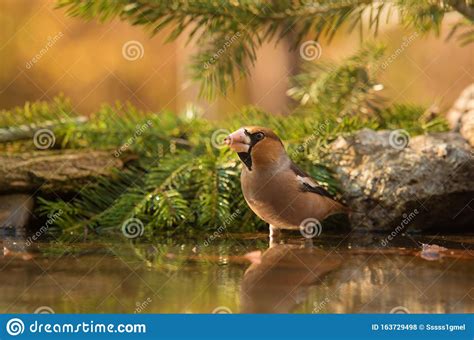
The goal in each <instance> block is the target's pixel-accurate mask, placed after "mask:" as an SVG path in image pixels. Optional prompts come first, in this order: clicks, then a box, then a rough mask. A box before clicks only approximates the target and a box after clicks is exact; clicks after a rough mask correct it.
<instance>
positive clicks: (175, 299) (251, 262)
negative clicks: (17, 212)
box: [0, 235, 474, 313]
mask: <svg viewBox="0 0 474 340" xmlns="http://www.w3.org/2000/svg"><path fill="white" fill-rule="evenodd" d="M380 239H381V238H380V237H379V236H376V235H375V236H374V235H352V236H326V237H320V238H317V239H314V240H313V242H312V244H311V242H308V241H306V240H302V239H299V238H291V239H288V240H285V241H284V242H283V243H284V244H278V245H275V246H273V247H271V248H268V243H267V240H266V236H265V235H257V236H255V235H251V236H246V235H230V237H222V238H218V239H216V240H214V241H213V242H212V243H211V244H210V245H209V246H204V243H203V241H200V240H195V241H188V242H174V241H171V240H169V241H166V242H157V243H155V244H132V243H130V244H129V243H110V244H99V243H85V244H74V245H67V246H66V245H62V244H57V243H44V244H39V245H37V250H36V251H35V252H34V253H33V254H32V256H25V254H21V253H12V252H6V253H7V254H8V256H5V255H4V256H0V278H1V280H0V311H1V312H2V313H32V312H34V311H35V310H38V308H39V310H40V311H44V312H47V311H54V312H56V313H212V312H221V313H228V312H232V313H239V312H252V313H253V312H270V313H271V312H275V313H388V312H390V311H393V312H411V313H473V312H474V237H472V236H471V237H454V236H450V237H442V236H436V237H433V236H429V237H428V236H425V237H413V236H405V237H402V236H400V237H398V238H397V239H396V240H394V242H393V244H390V245H389V246H387V247H381V246H380ZM421 243H431V244H438V245H440V246H443V247H445V248H447V250H446V251H443V252H442V254H441V256H438V255H439V254H435V256H434V258H430V257H426V256H425V258H423V257H422V256H420V254H421V253H420V250H421Z"/></svg>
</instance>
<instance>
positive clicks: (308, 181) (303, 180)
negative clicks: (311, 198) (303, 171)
mask: <svg viewBox="0 0 474 340" xmlns="http://www.w3.org/2000/svg"><path fill="white" fill-rule="evenodd" d="M296 180H297V181H298V182H300V183H301V184H307V185H309V186H310V187H313V188H316V187H317V186H318V184H317V183H316V182H315V181H313V179H312V178H311V177H301V176H296Z"/></svg>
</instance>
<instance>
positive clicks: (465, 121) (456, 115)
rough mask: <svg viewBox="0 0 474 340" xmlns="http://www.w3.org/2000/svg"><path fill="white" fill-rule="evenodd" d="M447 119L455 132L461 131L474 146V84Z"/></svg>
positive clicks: (463, 93) (462, 96)
mask: <svg viewBox="0 0 474 340" xmlns="http://www.w3.org/2000/svg"><path fill="white" fill-rule="evenodd" d="M446 118H447V120H448V122H449V125H450V126H451V128H452V129H453V131H459V132H460V133H461V135H462V136H463V137H464V138H465V139H466V140H467V141H468V142H469V143H470V144H471V146H474V84H471V85H469V86H468V87H467V88H465V89H464V91H462V93H461V95H460V96H459V98H458V99H457V100H456V102H455V103H454V105H453V107H452V108H451V109H450V110H449V112H448V114H447V115H446Z"/></svg>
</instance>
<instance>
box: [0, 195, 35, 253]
mask: <svg viewBox="0 0 474 340" xmlns="http://www.w3.org/2000/svg"><path fill="white" fill-rule="evenodd" d="M33 208H34V199H33V198H32V197H31V196H30V195H26V194H12V195H3V196H0V241H1V243H2V244H3V247H2V248H3V252H0V254H1V253H3V254H4V255H10V254H12V253H24V252H25V251H26V244H25V239H26V226H27V225H28V223H29V221H30V219H31V217H32V211H33Z"/></svg>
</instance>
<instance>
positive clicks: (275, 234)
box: [268, 224, 281, 248]
mask: <svg viewBox="0 0 474 340" xmlns="http://www.w3.org/2000/svg"><path fill="white" fill-rule="evenodd" d="M280 238H281V230H280V229H278V228H276V227H274V226H272V225H271V224H270V242H269V244H268V247H269V248H272V247H273V246H276V245H277V244H278V242H280Z"/></svg>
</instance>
